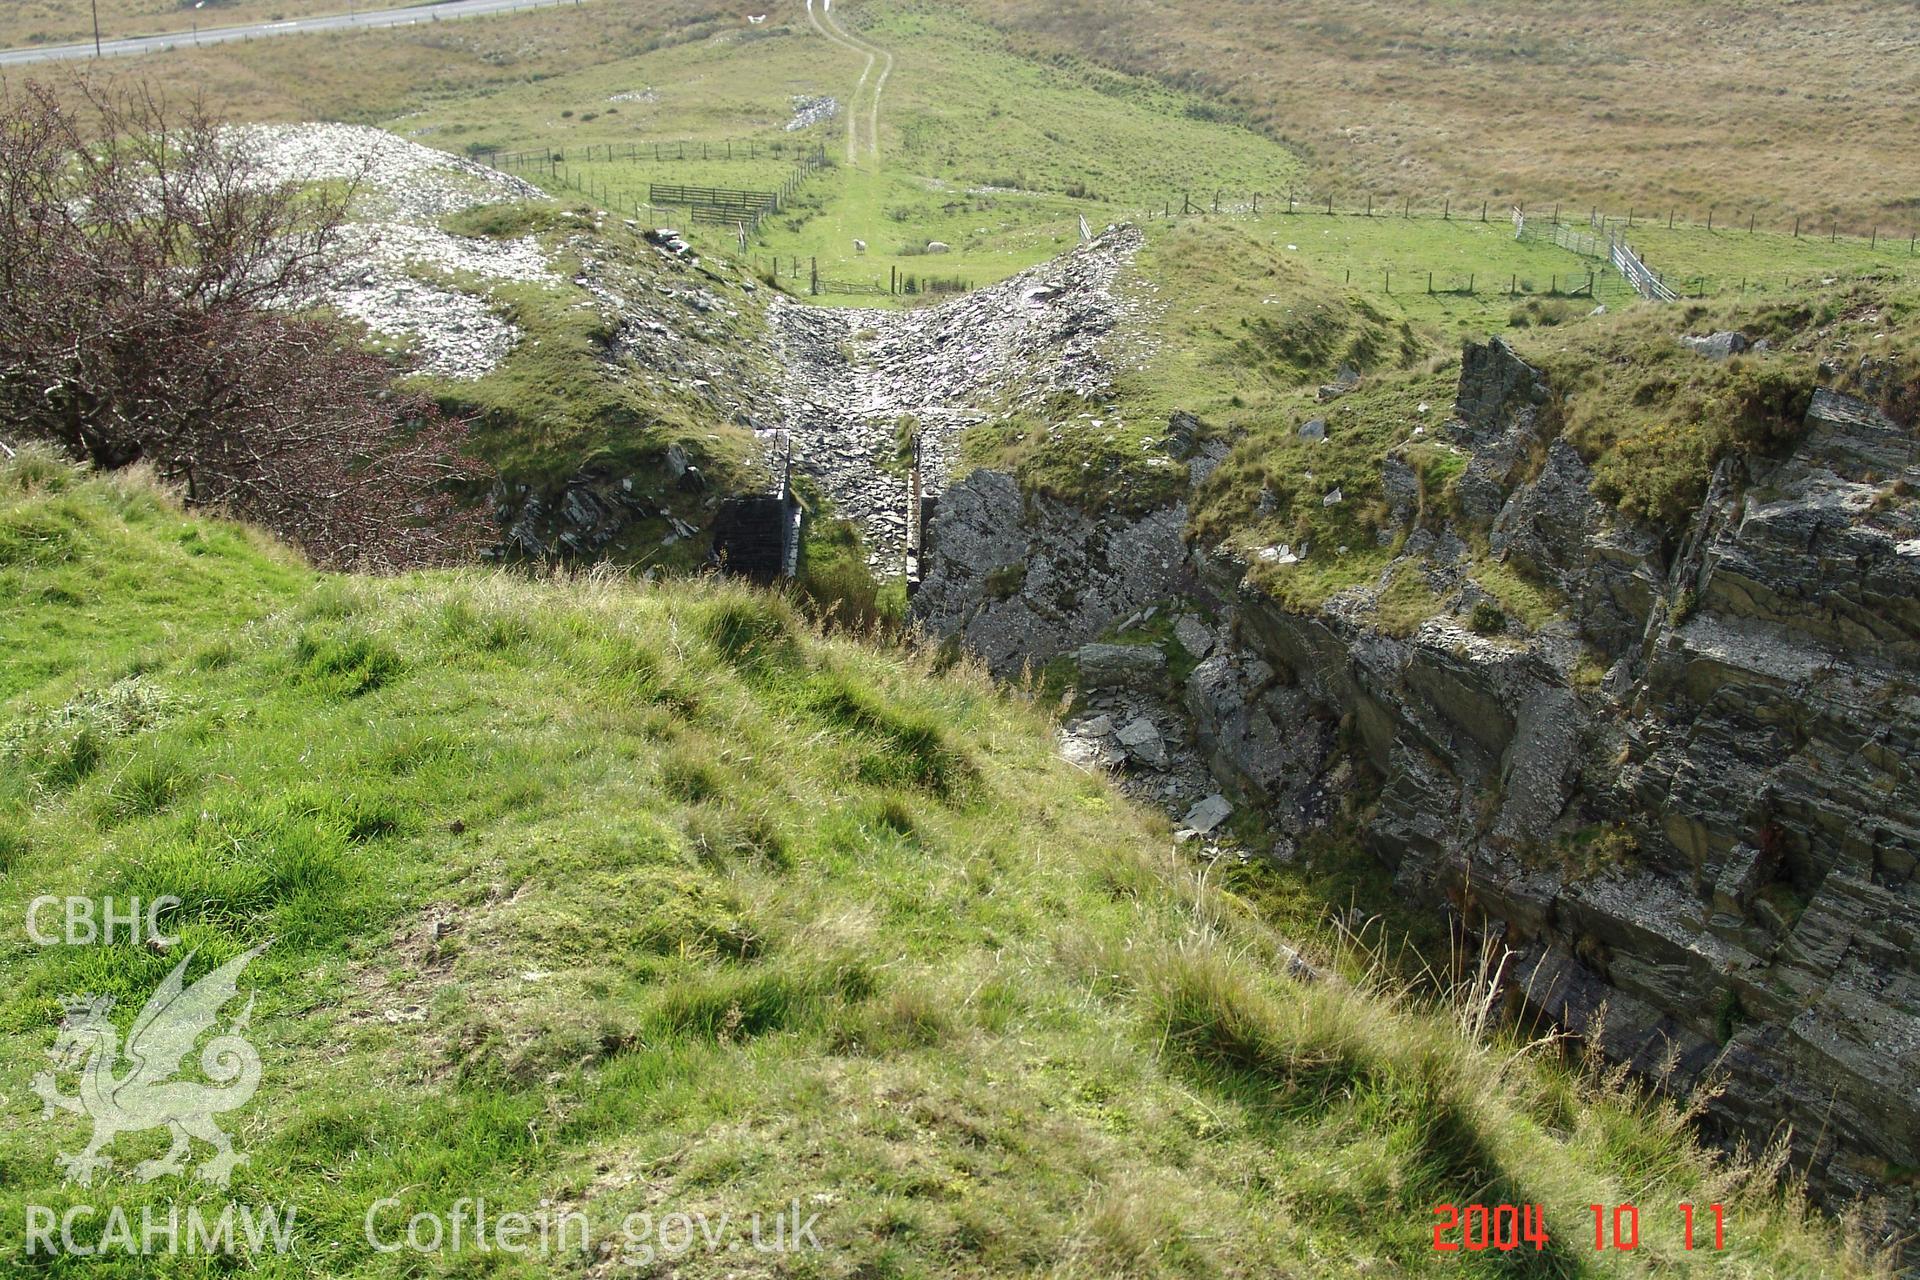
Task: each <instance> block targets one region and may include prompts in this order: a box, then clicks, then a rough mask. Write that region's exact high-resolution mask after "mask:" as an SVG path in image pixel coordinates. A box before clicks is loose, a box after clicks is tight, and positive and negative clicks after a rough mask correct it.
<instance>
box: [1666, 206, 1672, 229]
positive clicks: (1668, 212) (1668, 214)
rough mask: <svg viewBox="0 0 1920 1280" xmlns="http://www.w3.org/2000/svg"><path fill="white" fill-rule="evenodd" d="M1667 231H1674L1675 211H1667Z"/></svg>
mask: <svg viewBox="0 0 1920 1280" xmlns="http://www.w3.org/2000/svg"><path fill="white" fill-rule="evenodd" d="M1667 230H1669V231H1671V230H1673V210H1671V209H1669V210H1667Z"/></svg>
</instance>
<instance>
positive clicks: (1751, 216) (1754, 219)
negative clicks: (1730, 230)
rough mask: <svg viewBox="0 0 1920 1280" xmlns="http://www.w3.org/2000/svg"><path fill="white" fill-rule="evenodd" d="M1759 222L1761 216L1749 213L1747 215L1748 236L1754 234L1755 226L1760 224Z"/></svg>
mask: <svg viewBox="0 0 1920 1280" xmlns="http://www.w3.org/2000/svg"><path fill="white" fill-rule="evenodd" d="M1759 220H1760V215H1759V214H1757V213H1749V214H1748V215H1747V234H1748V235H1752V234H1753V224H1754V223H1756V222H1758V221H1759Z"/></svg>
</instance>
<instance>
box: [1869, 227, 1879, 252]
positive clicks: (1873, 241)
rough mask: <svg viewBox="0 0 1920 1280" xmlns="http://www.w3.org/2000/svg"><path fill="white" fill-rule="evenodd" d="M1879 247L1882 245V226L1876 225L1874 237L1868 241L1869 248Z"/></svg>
mask: <svg viewBox="0 0 1920 1280" xmlns="http://www.w3.org/2000/svg"><path fill="white" fill-rule="evenodd" d="M1879 247H1880V228H1879V227H1875V228H1874V229H1873V239H1871V240H1869V241H1867V248H1869V249H1877V248H1879Z"/></svg>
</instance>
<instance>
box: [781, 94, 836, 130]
mask: <svg viewBox="0 0 1920 1280" xmlns="http://www.w3.org/2000/svg"><path fill="white" fill-rule="evenodd" d="M839 114H840V103H839V102H838V101H837V100H835V99H833V98H828V97H809V96H807V95H805V94H799V95H796V96H795V97H794V99H793V119H791V120H789V121H787V132H788V133H798V132H799V131H800V130H802V129H810V128H812V127H813V126H814V125H816V124H825V123H826V122H827V121H829V120H831V119H833V118H834V117H835V116H837V115H839Z"/></svg>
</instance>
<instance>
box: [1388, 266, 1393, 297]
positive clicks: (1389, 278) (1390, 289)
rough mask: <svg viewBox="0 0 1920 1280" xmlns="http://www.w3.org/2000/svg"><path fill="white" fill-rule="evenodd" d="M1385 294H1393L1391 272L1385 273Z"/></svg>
mask: <svg viewBox="0 0 1920 1280" xmlns="http://www.w3.org/2000/svg"><path fill="white" fill-rule="evenodd" d="M1387 292H1388V293H1392V292H1393V272H1392V271H1388V272H1387Z"/></svg>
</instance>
